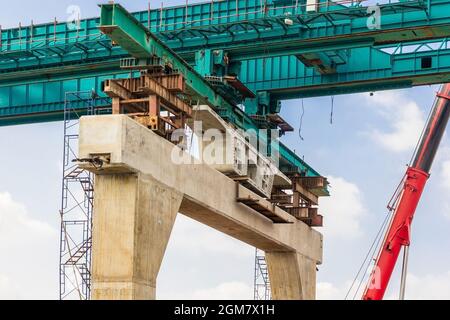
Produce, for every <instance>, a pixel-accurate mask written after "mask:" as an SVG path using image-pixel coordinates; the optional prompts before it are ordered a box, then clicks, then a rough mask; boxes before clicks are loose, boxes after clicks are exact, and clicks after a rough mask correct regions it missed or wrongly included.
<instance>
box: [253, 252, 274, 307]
mask: <svg viewBox="0 0 450 320" xmlns="http://www.w3.org/2000/svg"><path fill="white" fill-rule="evenodd" d="M253 299H254V300H271V291H270V281H269V271H268V269H267V263H266V256H265V254H264V251H262V250H259V249H258V248H256V249H255V277H254V284H253Z"/></svg>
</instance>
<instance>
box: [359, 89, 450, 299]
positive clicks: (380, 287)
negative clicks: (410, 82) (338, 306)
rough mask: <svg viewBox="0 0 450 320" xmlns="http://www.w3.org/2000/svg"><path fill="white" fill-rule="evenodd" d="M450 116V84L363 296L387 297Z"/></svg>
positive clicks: (434, 113)
mask: <svg viewBox="0 0 450 320" xmlns="http://www.w3.org/2000/svg"><path fill="white" fill-rule="evenodd" d="M449 116H450V84H445V85H443V86H442V88H441V90H440V92H438V93H437V97H436V100H435V103H434V106H433V110H432V113H431V116H430V118H429V119H428V122H427V124H426V128H425V131H424V133H423V135H422V137H421V140H420V143H419V147H418V149H417V151H416V154H415V156H414V160H413V162H412V164H411V165H410V166H409V167H408V169H407V170H406V175H405V179H404V181H403V182H402V190H401V193H400V195H399V198H398V201H397V206H396V208H395V210H394V215H393V217H392V220H391V223H390V225H389V228H388V231H387V233H386V236H385V238H384V241H383V244H382V246H381V248H380V252H379V255H378V258H377V260H376V263H375V267H374V268H373V270H372V273H371V274H370V278H369V282H368V284H367V286H366V289H365V291H364V295H363V300H380V299H382V298H383V296H384V293H385V291H386V288H387V286H388V284H389V279H390V277H391V275H392V272H393V270H394V267H395V264H396V262H397V258H398V255H399V253H400V250H401V248H402V246H409V244H410V234H411V222H412V219H413V217H414V212H415V210H416V207H417V204H418V203H419V200H420V196H421V194H422V191H423V189H424V187H425V184H426V182H427V180H428V177H429V175H430V173H429V172H430V168H431V165H432V163H433V160H434V157H435V155H436V152H437V150H438V148H439V143H440V142H441V138H442V136H443V134H444V131H445V128H446V126H447V123H448V119H449Z"/></svg>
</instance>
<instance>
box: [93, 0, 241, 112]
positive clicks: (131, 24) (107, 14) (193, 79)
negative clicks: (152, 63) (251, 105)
mask: <svg viewBox="0 0 450 320" xmlns="http://www.w3.org/2000/svg"><path fill="white" fill-rule="evenodd" d="M99 29H100V30H101V31H102V32H103V33H105V34H107V35H108V36H109V37H110V38H111V39H112V40H113V41H114V42H115V43H118V44H119V45H120V46H121V47H122V48H123V49H124V50H126V51H127V52H129V53H130V55H132V56H133V57H135V58H148V57H159V58H161V59H162V61H163V63H165V64H168V65H171V66H172V68H173V69H174V70H177V71H178V72H180V73H181V74H183V75H184V77H185V79H186V86H188V87H189V88H190V89H191V90H192V91H193V93H194V95H195V96H194V97H193V99H194V100H197V99H198V100H199V101H200V103H205V104H208V105H210V106H211V107H215V108H219V107H220V108H234V106H232V105H231V104H230V103H229V102H228V101H226V100H225V99H224V98H223V97H222V96H220V95H219V94H218V93H217V92H216V91H215V90H214V88H213V87H212V86H211V85H210V84H209V83H208V82H207V81H206V80H205V79H204V78H203V77H202V76H201V75H200V74H198V73H197V72H196V71H195V70H194V69H193V68H192V67H191V66H190V65H189V64H188V63H186V62H185V61H183V60H182V59H181V58H180V57H179V56H177V54H176V53H175V52H173V51H172V50H171V49H170V48H169V47H167V46H166V45H165V44H164V43H162V42H161V40H159V39H158V38H157V37H156V36H155V35H154V34H152V33H151V32H149V31H148V29H147V28H146V27H145V26H144V25H143V24H141V23H140V22H139V21H138V20H137V19H136V18H135V17H134V16H133V15H131V14H130V13H128V12H127V11H126V9H125V8H123V7H122V6H121V5H119V4H104V5H101V17H100V24H99Z"/></svg>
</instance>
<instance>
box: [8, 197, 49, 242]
mask: <svg viewBox="0 0 450 320" xmlns="http://www.w3.org/2000/svg"><path fill="white" fill-rule="evenodd" d="M20 231H26V232H27V233H28V232H31V233H35V234H39V235H42V236H52V235H54V234H55V230H54V229H53V228H52V227H50V225H48V224H47V223H43V222H41V221H39V220H35V219H32V218H30V217H29V216H28V214H27V210H26V208H25V207H24V206H23V205H22V204H20V203H18V202H15V201H14V200H13V199H12V197H11V195H10V194H9V193H7V192H4V193H0V239H1V238H3V239H8V238H9V237H10V236H14V234H17V233H18V232H20ZM1 245H2V244H0V246H1ZM9 245H11V244H8V246H9Z"/></svg>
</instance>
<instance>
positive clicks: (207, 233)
mask: <svg viewBox="0 0 450 320" xmlns="http://www.w3.org/2000/svg"><path fill="white" fill-rule="evenodd" d="M169 246H170V249H171V250H183V251H184V250H188V251H190V253H192V254H207V253H210V252H214V253H216V254H228V255H231V256H235V257H236V256H241V257H245V256H248V254H249V252H250V251H251V252H253V250H254V248H252V247H250V246H249V245H247V244H245V243H244V242H241V241H239V240H236V239H234V238H232V237H230V236H228V235H225V234H223V233H221V232H219V231H217V230H214V229H212V228H210V227H208V226H206V225H204V224H202V223H200V222H197V221H195V220H192V219H190V218H188V217H186V216H184V215H182V214H178V216H177V220H176V222H175V226H174V229H173V236H172V237H171V240H170V243H169ZM249 250H250V251H249Z"/></svg>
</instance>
